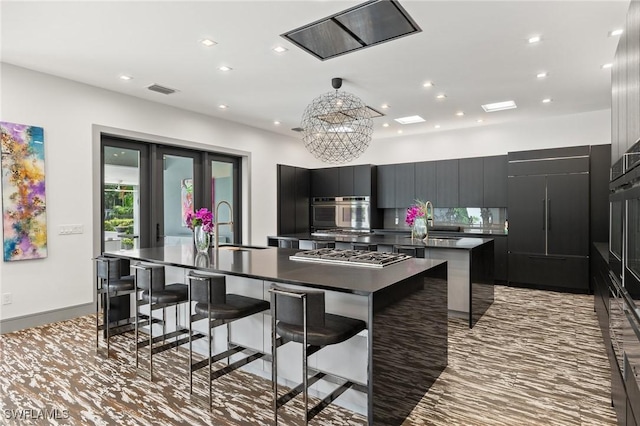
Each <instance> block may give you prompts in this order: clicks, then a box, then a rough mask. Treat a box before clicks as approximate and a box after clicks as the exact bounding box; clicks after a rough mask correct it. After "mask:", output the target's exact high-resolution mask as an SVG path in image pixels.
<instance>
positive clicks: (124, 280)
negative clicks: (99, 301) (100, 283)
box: [107, 275, 134, 292]
mask: <svg viewBox="0 0 640 426" xmlns="http://www.w3.org/2000/svg"><path fill="white" fill-rule="evenodd" d="M107 287H108V288H109V291H110V292H114V291H133V289H134V280H133V275H128V276H126V277H121V278H116V279H112V280H110V281H109V283H108V284H107Z"/></svg>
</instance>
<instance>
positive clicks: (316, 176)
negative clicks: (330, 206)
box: [311, 167, 340, 197]
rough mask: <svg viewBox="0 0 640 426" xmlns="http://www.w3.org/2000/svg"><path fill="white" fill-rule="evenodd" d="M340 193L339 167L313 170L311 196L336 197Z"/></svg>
mask: <svg viewBox="0 0 640 426" xmlns="http://www.w3.org/2000/svg"><path fill="white" fill-rule="evenodd" d="M339 191H340V172H339V170H338V168H337V167H329V168H326V169H313V170H311V196H312V197H335V196H336V195H338V192H339Z"/></svg>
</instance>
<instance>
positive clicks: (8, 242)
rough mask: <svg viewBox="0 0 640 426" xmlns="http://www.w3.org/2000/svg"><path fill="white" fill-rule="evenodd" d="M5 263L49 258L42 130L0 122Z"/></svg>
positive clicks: (40, 128)
mask: <svg viewBox="0 0 640 426" xmlns="http://www.w3.org/2000/svg"><path fill="white" fill-rule="evenodd" d="M0 132H1V135H2V223H3V229H4V244H3V252H4V260H5V261H12V260H25V259H40V258H43V257H47V220H46V209H45V205H46V203H45V182H44V131H43V129H42V127H35V126H28V125H25V124H14V123H5V122H0Z"/></svg>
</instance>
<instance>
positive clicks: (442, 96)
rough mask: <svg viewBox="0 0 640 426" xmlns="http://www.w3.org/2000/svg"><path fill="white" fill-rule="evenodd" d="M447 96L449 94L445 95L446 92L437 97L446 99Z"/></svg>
mask: <svg viewBox="0 0 640 426" xmlns="http://www.w3.org/2000/svg"><path fill="white" fill-rule="evenodd" d="M446 97H447V95H445V94H444V93H440V94H439V95H438V96H436V99H444V98H446Z"/></svg>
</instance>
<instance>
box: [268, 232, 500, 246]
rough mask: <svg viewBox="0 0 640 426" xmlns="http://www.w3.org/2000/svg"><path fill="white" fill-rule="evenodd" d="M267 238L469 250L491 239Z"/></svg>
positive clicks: (400, 236) (395, 236) (397, 236)
mask: <svg viewBox="0 0 640 426" xmlns="http://www.w3.org/2000/svg"><path fill="white" fill-rule="evenodd" d="M267 238H276V239H277V238H282V239H287V240H309V241H335V242H343V243H370V244H378V245H389V246H413V247H426V248H447V249H461V250H471V249H474V248H476V247H479V246H481V245H483V244H485V243H488V242H489V241H491V240H492V239H491V238H466V237H456V239H447V238H439V237H438V236H437V235H433V236H432V237H430V238H429V239H428V240H427V241H426V242H425V241H422V240H419V239H416V238H413V239H412V238H411V237H410V236H409V235H408V234H385V235H378V234H367V235H366V236H362V235H360V236H330V237H316V236H314V235H311V234H310V233H300V234H284V235H279V236H277V237H267Z"/></svg>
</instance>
